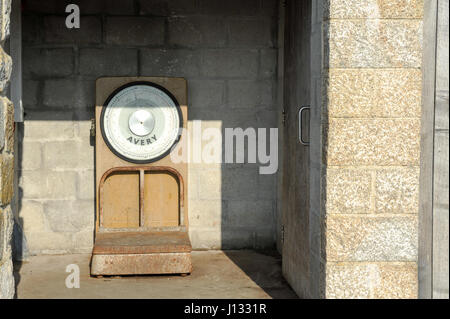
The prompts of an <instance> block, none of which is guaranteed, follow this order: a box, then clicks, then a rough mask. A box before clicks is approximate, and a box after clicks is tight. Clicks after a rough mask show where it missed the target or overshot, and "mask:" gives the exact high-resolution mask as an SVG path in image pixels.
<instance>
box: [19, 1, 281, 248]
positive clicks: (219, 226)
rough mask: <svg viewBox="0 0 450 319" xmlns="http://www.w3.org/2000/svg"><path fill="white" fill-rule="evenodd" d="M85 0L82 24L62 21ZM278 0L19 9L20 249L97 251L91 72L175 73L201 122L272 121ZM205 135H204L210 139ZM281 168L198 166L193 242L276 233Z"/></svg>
mask: <svg viewBox="0 0 450 319" xmlns="http://www.w3.org/2000/svg"><path fill="white" fill-rule="evenodd" d="M68 3H77V4H79V5H80V10H81V14H82V17H81V28H80V29H79V30H74V29H73V30H68V29H66V27H65V25H64V21H65V17H66V14H65V12H64V9H65V5H66V4H68ZM276 3H277V1H275V0H245V1H234V0H233V1H222V0H158V1H153V0H142V1H133V0H121V1H113V0H108V1H100V0H96V1H88V0H86V1H56V0H46V1H38V0H28V1H27V2H26V3H25V6H24V11H23V12H24V13H23V17H22V19H23V77H24V82H23V85H24V89H23V92H24V97H23V98H24V108H25V113H26V115H25V123H24V125H23V127H21V130H20V134H21V135H22V140H21V141H20V142H19V155H20V159H19V162H20V167H19V188H20V198H19V201H20V203H19V213H18V221H19V222H20V225H21V228H22V232H23V235H20V234H19V235H18V241H20V246H21V247H22V249H23V250H25V252H28V253H29V254H41V253H69V252H89V251H90V250H91V248H92V238H93V226H94V171H93V165H94V157H93V155H94V148H93V146H92V145H91V143H90V138H89V128H90V122H89V120H90V119H91V118H93V117H94V112H93V110H94V107H93V106H94V103H95V92H94V90H95V79H96V78H98V77H102V76H139V75H142V76H179V77H185V78H186V79H187V81H188V87H189V92H188V93H189V117H190V120H191V122H190V124H189V125H191V123H192V120H202V121H203V128H208V127H219V128H221V129H222V131H223V130H224V129H225V128H226V127H242V128H244V129H245V128H247V127H255V128H256V127H267V128H269V127H276V126H277V122H276V121H277V115H276V114H277V113H276V109H275V103H276V78H275V77H276V68H277V49H276V43H277V41H276V28H277V26H276V13H277V10H276V8H277V5H276ZM206 142H207V141H205V144H206ZM275 194H276V176H275V175H259V174H258V166H257V165H254V164H232V165H231V164H230V165H220V164H209V165H204V164H192V165H191V166H190V176H189V215H190V230H191V240H192V243H193V246H194V247H195V248H221V247H222V248H244V247H269V246H272V245H273V244H274V242H275V222H274V220H275V212H276V198H275V197H276V196H275Z"/></svg>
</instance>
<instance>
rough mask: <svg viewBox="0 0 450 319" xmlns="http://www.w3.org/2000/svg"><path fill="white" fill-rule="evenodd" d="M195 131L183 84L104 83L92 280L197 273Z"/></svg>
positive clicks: (99, 102) (98, 116) (99, 86)
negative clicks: (190, 179) (180, 148)
mask: <svg viewBox="0 0 450 319" xmlns="http://www.w3.org/2000/svg"><path fill="white" fill-rule="evenodd" d="M186 127H187V84H186V80H185V79H182V78H162V77H108V78H100V79H98V80H97V82H96V107H95V164H96V169H95V173H96V178H95V180H96V195H97V196H96V225H95V241H94V248H93V251H92V260H91V275H92V276H103V275H142V274H182V275H185V274H189V273H190V272H191V271H192V263H191V250H192V247H191V243H190V240H189V235H188V214H187V211H188V210H187V201H186V199H187V187H186V183H187V174H188V170H187V163H174V162H173V161H172V160H171V157H170V153H171V152H172V151H173V149H174V147H175V146H176V145H177V143H180V141H181V140H182V139H184V138H188V137H187V136H185V133H184V132H185V131H184V130H182V129H183V128H184V129H186Z"/></svg>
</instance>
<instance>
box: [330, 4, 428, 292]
mask: <svg viewBox="0 0 450 319" xmlns="http://www.w3.org/2000/svg"><path fill="white" fill-rule="evenodd" d="M324 9H325V10H324V11H325V13H324V18H323V21H324V22H323V25H324V34H323V38H324V49H325V50H324V52H325V56H324V66H325V70H324V75H325V76H324V85H323V87H324V95H323V98H324V99H323V101H322V102H323V105H324V109H323V115H322V119H323V127H324V130H323V145H324V156H323V167H322V170H323V174H324V176H323V180H324V185H326V186H325V188H324V189H323V199H324V201H323V204H322V205H323V207H322V209H323V211H324V212H325V215H324V221H323V224H322V250H323V251H322V256H323V267H322V268H323V270H324V272H325V284H324V285H323V287H322V288H323V291H322V293H323V296H324V297H326V298H416V297H417V296H418V275H417V274H418V269H417V261H418V210H419V170H420V167H419V166H420V117H421V94H422V70H421V68H422V33H423V32H422V28H423V1H422V0H414V1H407V2H404V1H389V0H386V1H353V2H352V5H351V6H349V5H348V2H347V1H343V0H328V1H325V7H324Z"/></svg>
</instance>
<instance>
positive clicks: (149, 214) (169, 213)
mask: <svg viewBox="0 0 450 319" xmlns="http://www.w3.org/2000/svg"><path fill="white" fill-rule="evenodd" d="M179 193H180V192H179V187H178V182H177V179H176V177H175V176H173V175H171V174H169V173H165V172H148V173H146V174H145V177H144V204H143V224H144V225H143V226H146V227H172V226H178V225H179V205H180V201H179Z"/></svg>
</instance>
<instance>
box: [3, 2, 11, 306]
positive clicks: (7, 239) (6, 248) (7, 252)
mask: <svg viewBox="0 0 450 319" xmlns="http://www.w3.org/2000/svg"><path fill="white" fill-rule="evenodd" d="M10 11H11V0H0V299H2V298H13V297H14V277H13V264H12V253H11V236H12V230H13V223H14V222H13V216H12V211H11V205H10V204H11V198H12V195H13V182H14V108H13V105H12V103H11V101H10V100H9V99H8V98H7V97H6V96H5V95H6V92H5V91H6V89H7V87H8V82H9V78H10V76H11V67H12V62H11V58H10V57H9V55H8V54H6V53H5V51H4V50H3V46H4V43H5V40H6V39H7V37H8V36H9V14H10Z"/></svg>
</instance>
